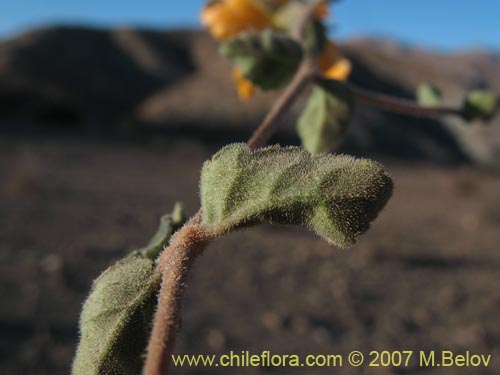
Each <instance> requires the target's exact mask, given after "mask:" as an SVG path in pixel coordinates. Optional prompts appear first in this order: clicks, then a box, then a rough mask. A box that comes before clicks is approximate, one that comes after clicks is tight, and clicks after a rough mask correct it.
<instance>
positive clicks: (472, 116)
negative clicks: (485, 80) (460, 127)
mask: <svg viewBox="0 0 500 375" xmlns="http://www.w3.org/2000/svg"><path fill="white" fill-rule="evenodd" d="M499 108H500V94H497V93H495V92H493V91H488V90H474V91H471V92H469V93H468V94H467V97H466V98H465V101H464V105H463V116H464V119H465V120H466V121H473V120H476V119H482V120H488V119H489V118H490V117H492V116H493V115H494V114H495V113H496V111H498V109H499Z"/></svg>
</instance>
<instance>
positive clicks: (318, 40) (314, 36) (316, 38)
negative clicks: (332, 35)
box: [302, 20, 328, 56]
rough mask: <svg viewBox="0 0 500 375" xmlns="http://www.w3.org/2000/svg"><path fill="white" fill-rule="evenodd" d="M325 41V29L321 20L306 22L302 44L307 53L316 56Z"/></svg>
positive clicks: (321, 49) (326, 38)
mask: <svg viewBox="0 0 500 375" xmlns="http://www.w3.org/2000/svg"><path fill="white" fill-rule="evenodd" d="M327 41H328V36H327V29H326V27H325V25H323V23H322V22H321V21H318V20H312V21H309V22H308V23H307V24H306V26H305V28H304V38H303V42H302V44H303V46H304V50H305V52H306V54H307V55H309V56H318V55H319V54H320V53H321V51H323V48H324V47H325V44H326V42H327Z"/></svg>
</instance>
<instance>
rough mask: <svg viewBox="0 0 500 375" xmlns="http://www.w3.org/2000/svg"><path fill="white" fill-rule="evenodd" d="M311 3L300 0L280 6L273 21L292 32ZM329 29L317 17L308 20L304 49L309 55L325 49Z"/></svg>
mask: <svg viewBox="0 0 500 375" xmlns="http://www.w3.org/2000/svg"><path fill="white" fill-rule="evenodd" d="M309 6H310V4H308V3H306V2H300V1H290V2H288V3H287V4H286V5H284V6H282V7H280V8H279V10H278V11H277V12H276V13H275V14H274V16H273V23H274V25H275V26H276V27H278V28H280V29H282V30H286V31H287V32H291V31H292V30H293V29H294V27H295V26H296V24H297V22H300V19H301V18H302V17H303V16H304V12H307V8H308V7H309ZM327 35H328V30H327V29H326V27H325V25H324V24H323V23H322V22H321V21H320V20H319V19H318V18H317V17H316V18H313V19H311V20H310V21H308V22H307V23H306V25H305V27H304V34H303V40H302V45H303V47H304V51H305V53H306V54H307V55H309V56H317V55H319V54H320V53H321V51H322V50H323V47H324V45H325V43H326V41H327V39H328V36H327Z"/></svg>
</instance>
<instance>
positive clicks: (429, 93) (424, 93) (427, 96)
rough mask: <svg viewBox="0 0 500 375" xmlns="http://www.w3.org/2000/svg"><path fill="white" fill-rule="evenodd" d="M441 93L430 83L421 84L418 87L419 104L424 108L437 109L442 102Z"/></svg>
mask: <svg viewBox="0 0 500 375" xmlns="http://www.w3.org/2000/svg"><path fill="white" fill-rule="evenodd" d="M441 98H442V94H441V91H440V90H439V89H438V88H437V87H436V86H434V85H432V84H430V83H427V82H426V83H421V84H419V85H418V87H417V102H418V104H420V105H421V106H422V107H436V106H438V105H439V103H440V102H441Z"/></svg>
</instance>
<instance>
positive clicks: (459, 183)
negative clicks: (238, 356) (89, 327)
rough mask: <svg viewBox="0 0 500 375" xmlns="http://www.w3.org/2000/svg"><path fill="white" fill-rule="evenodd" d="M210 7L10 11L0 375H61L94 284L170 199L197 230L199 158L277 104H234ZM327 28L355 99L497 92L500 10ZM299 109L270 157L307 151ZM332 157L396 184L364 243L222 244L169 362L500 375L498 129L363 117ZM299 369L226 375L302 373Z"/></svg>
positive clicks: (341, 17)
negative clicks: (442, 363)
mask: <svg viewBox="0 0 500 375" xmlns="http://www.w3.org/2000/svg"><path fill="white" fill-rule="evenodd" d="M203 4H204V2H203V1H182V2H173V1H157V0H144V1H141V2H136V1H134V2H131V1H129V2H122V1H115V0H112V1H106V2H103V1H95V0H88V1H85V2H83V1H72V2H68V1H63V0H47V1H44V2H40V1H35V0H27V1H23V2H19V1H17V2H16V1H9V0H6V1H3V2H2V5H1V11H0V275H1V276H0V293H1V296H2V299H3V303H2V304H0V373H2V374H9V375H10V374H13V375H14V374H16V375H21V374H27V375H33V374H36V375H42V374H43V375H59V374H68V373H69V368H70V364H71V360H72V357H73V354H74V351H75V345H76V341H77V338H78V328H77V324H78V316H79V311H80V308H81V304H82V302H83V300H84V299H85V297H86V295H87V293H88V291H89V288H90V285H91V281H92V280H93V279H94V278H95V277H96V276H98V275H99V274H100V272H102V270H104V269H105V268H106V267H107V266H108V265H110V264H111V263H112V262H114V261H115V260H116V259H118V258H120V257H122V256H123V255H125V254H126V253H127V252H128V251H129V250H131V249H134V248H136V247H140V246H143V245H144V244H145V243H147V241H148V239H149V237H150V236H151V235H152V234H153V233H154V231H155V229H156V227H157V224H158V222H159V218H160V216H161V215H162V214H163V213H165V212H169V211H170V210H171V208H172V206H173V204H174V203H175V202H176V201H182V202H183V203H184V205H185V207H186V210H187V212H188V214H193V213H194V212H195V211H196V210H197V209H198V207H199V199H198V191H197V190H198V179H199V170H200V167H201V164H202V163H203V161H204V160H206V159H208V158H209V157H210V156H211V155H212V154H213V153H214V152H216V151H217V150H218V149H219V148H220V147H222V146H223V145H224V144H227V143H229V142H239V141H245V140H246V139H247V138H248V136H249V135H250V134H251V132H252V130H253V129H254V128H255V127H256V126H257V125H258V123H259V121H260V120H261V119H262V118H263V116H264V115H265V113H266V111H267V110H268V109H269V108H270V106H271V105H272V103H273V100H274V99H275V98H276V93H265V94H259V95H258V96H257V97H256V98H254V99H252V100H251V101H249V102H246V103H241V102H240V101H239V100H238V99H237V97H236V95H235V89H234V86H233V83H232V82H231V75H230V66H229V64H228V63H226V62H225V61H224V60H223V59H222V58H221V57H220V56H219V55H218V53H217V44H216V43H215V42H214V41H213V40H212V39H211V37H210V36H209V35H208V34H207V33H206V32H205V31H202V29H201V27H200V25H199V22H198V14H199V11H200V9H201V7H202V6H203ZM331 11H332V16H331V21H330V22H329V25H330V29H331V37H332V38H334V39H335V40H337V41H338V42H339V44H340V46H341V48H342V50H343V53H344V54H345V55H346V56H347V57H348V58H349V59H350V60H351V62H352V64H353V72H352V75H351V77H350V78H349V79H350V81H351V82H353V83H355V84H356V85H357V86H360V87H363V88H366V89H370V90H376V91H379V92H382V93H386V94H393V95H398V96H401V97H405V98H410V99H411V98H414V92H415V88H416V87H417V85H418V84H419V83H420V82H422V81H430V82H432V83H433V84H435V85H436V86H438V87H439V88H440V89H441V90H442V91H443V93H444V96H445V97H446V98H447V101H448V102H449V104H460V103H461V101H462V100H463V95H464V93H465V92H466V91H467V90H470V89H474V88H489V89H493V90H497V91H498V90H500V52H499V51H500V27H498V20H497V15H498V14H499V13H500V3H498V2H497V1H494V0H478V1H474V2H470V1H467V2H466V1H460V2H457V1H451V0H441V1H439V2H436V1H430V0H422V1H412V2H409V1H398V0H384V1H382V0H377V1H373V0H344V1H340V2H338V3H336V4H335V5H334V6H333V7H332V9H331ZM302 105H303V102H299V103H298V104H297V105H296V106H295V107H294V110H293V111H292V113H290V115H289V117H288V118H287V121H286V124H285V126H283V127H282V130H280V132H279V133H278V134H277V135H276V136H275V137H274V139H273V142H275V143H277V142H279V143H281V144H282V145H285V144H299V140H298V138H297V136H296V133H295V130H294V119H295V118H296V116H297V115H298V114H299V113H300V110H301V108H302ZM339 152H343V153H349V154H353V155H357V156H363V157H370V158H373V159H376V160H378V161H380V162H383V163H384V164H385V166H386V168H387V170H388V171H389V172H390V173H391V174H392V176H393V179H394V182H395V192H394V196H393V198H392V200H391V201H390V202H389V204H388V206H387V207H386V209H385V210H384V211H383V212H382V214H381V215H380V217H379V218H378V219H377V220H376V221H375V222H374V223H373V225H372V228H371V230H370V231H369V232H368V233H367V234H366V235H365V236H363V237H362V239H361V241H360V242H359V243H358V244H357V245H356V246H355V247H354V248H352V249H349V250H339V249H336V248H333V247H331V246H329V245H327V244H326V243H325V242H323V241H322V240H320V239H319V238H317V237H315V236H314V235H313V234H311V233H309V232H307V231H305V230H301V229H294V228H288V227H275V226H273V227H271V226H262V227H259V228H256V229H254V230H251V231H250V230H249V231H242V232H239V233H235V234H232V235H230V236H228V237H227V238H224V239H222V240H220V241H217V242H216V243H214V244H212V245H211V246H210V248H209V249H208V250H207V252H206V254H205V255H204V256H203V257H202V258H201V259H200V260H199V261H198V262H197V264H196V266H195V268H194V271H193V274H192V278H191V282H190V287H189V288H188V292H187V298H186V300H185V304H184V324H183V329H182V332H181V335H180V338H179V342H178V346H177V352H178V353H204V354H206V353H209V354H210V353H215V354H217V353H220V354H222V353H225V352H228V351H230V350H234V351H236V352H238V351H241V350H250V351H254V352H256V353H259V352H260V351H262V350H271V352H274V353H289V354H292V353H293V354H308V353H324V354H328V353H348V352H349V351H351V350H362V351H366V352H368V351H370V350H439V349H447V350H455V351H457V352H459V351H466V350H469V351H473V352H478V353H481V354H492V362H491V364H490V367H488V368H486V369H481V370H480V371H478V372H477V373H481V374H498V373H500V324H499V323H500V321H499V318H498V317H499V316H500V314H499V313H500V294H499V293H498V288H497V287H496V285H498V283H499V282H500V248H499V247H500V246H499V242H500V230H499V229H500V199H499V191H500V173H499V172H500V118H499V117H498V116H497V117H496V118H494V119H493V120H492V121H491V122H490V123H489V124H488V125H487V126H485V125H484V124H480V123H474V124H464V123H463V122H461V121H460V120H458V119H457V118H454V117H444V118H440V119H434V120H430V119H421V118H411V117H406V116H401V115H395V114H391V113H387V112H383V111H379V110H376V109H374V108H370V107H366V106H363V105H359V106H358V107H357V112H356V116H355V120H354V123H353V124H352V126H351V128H350V130H349V133H348V137H347V140H346V142H345V143H344V144H343V145H342V147H341V149H340V150H339ZM292 370H294V369H290V368H287V369H281V370H280V369H275V368H274V369H269V368H248V369H241V371H238V373H244V374H267V373H287V374H288V373H305V372H304V371H295V370H294V371H295V372H293V371H292ZM300 370H301V369H300ZM349 371H353V370H352V369H348V368H343V369H337V372H336V373H339V374H344V373H346V374H347V373H351V372H349ZM377 371H378V372H376V373H377V374H378V373H380V374H427V373H432V374H469V373H471V372H469V371H470V369H457V368H448V369H445V368H443V369H430V370H429V369H425V368H418V367H416V366H413V367H411V366H410V367H409V368H406V369H397V368H394V369H393V368H380V369H377ZM221 372H222V371H220V369H217V371H216V370H215V369H194V368H191V369H189V368H183V369H176V371H175V372H174V373H179V374H208V373H210V374H215V373H221ZM227 373H228V374H229V373H234V369H233V370H228V372H227ZM307 373H331V370H330V369H324V370H323V371H321V370H317V371H314V372H312V371H310V369H308V371H307ZM355 373H363V369H359V370H358V371H357V372H355ZM364 373H370V374H374V373H375V372H374V371H370V372H367V371H366V370H365V372H364Z"/></svg>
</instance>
